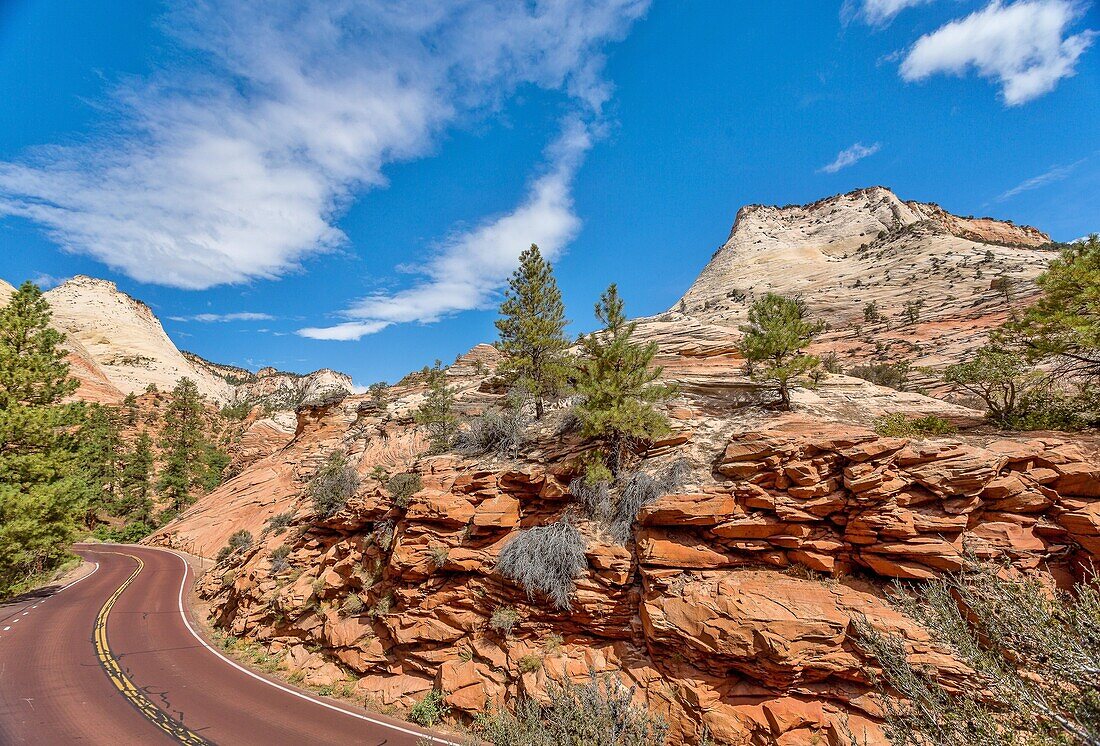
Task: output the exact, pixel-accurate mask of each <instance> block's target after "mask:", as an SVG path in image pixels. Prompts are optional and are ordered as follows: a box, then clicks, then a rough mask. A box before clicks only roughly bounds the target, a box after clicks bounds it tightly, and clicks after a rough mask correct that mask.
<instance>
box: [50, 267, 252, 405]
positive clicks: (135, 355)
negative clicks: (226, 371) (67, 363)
mask: <svg viewBox="0 0 1100 746" xmlns="http://www.w3.org/2000/svg"><path fill="white" fill-rule="evenodd" d="M46 300H47V301H49V303H50V309H51V310H52V311H53V323H54V324H55V325H56V326H57V327H58V328H60V329H61V330H63V331H64V332H65V333H66V335H68V337H69V338H70V339H71V340H73V341H74V342H78V343H80V345H81V346H82V347H83V348H84V350H86V351H87V353H88V355H89V356H90V359H91V360H93V361H94V362H95V363H96V364H97V365H98V366H99V367H100V368H101V369H102V370H103V371H104V373H105V374H106V376H107V378H108V379H109V380H110V381H111V382H112V383H113V384H114V385H115V387H116V388H118V389H119V390H120V391H122V392H123V393H124V394H131V393H140V392H142V391H145V389H146V388H147V387H148V386H149V385H155V386H156V387H157V388H159V389H162V390H171V389H172V388H173V387H174V386H175V385H176V383H177V382H178V381H179V380H180V379H181V378H190V379H191V380H193V381H194V382H195V383H196V385H197V386H198V388H199V392H200V393H201V394H202V395H203V396H205V397H207V398H208V399H210V400H211V401H215V402H226V401H228V399H229V396H230V393H231V388H230V386H229V384H228V383H227V382H226V381H224V380H222V379H220V378H218V377H217V376H214V375H212V374H210V373H209V372H208V371H205V370H201V369H199V368H197V367H196V366H194V365H192V364H191V362H190V361H188V360H187V358H185V357H184V356H183V354H182V353H180V351H179V350H178V349H176V346H175V344H173V343H172V340H171V339H169V338H168V335H167V334H166V333H165V332H164V328H163V327H162V326H161V324H160V320H159V319H157V317H156V315H155V314H154V313H153V311H152V309H151V308H149V306H147V305H145V304H144V303H142V302H141V301H139V300H135V299H134V298H131V297H130V296H129V295H126V294H125V293H123V292H120V291H119V289H118V288H117V287H116V286H115V284H114V283H113V282H108V281H106V280H97V279H94V278H91V277H84V276H82V275H81V276H77V277H74V278H72V279H71V280H68V281H67V282H65V283H63V284H61V285H59V286H57V287H56V288H54V289H52V290H50V291H49V292H47V293H46Z"/></svg>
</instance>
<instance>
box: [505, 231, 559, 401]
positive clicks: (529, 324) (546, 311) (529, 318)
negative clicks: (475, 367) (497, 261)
mask: <svg viewBox="0 0 1100 746" xmlns="http://www.w3.org/2000/svg"><path fill="white" fill-rule="evenodd" d="M500 314H501V316H502V317H503V318H500V319H498V320H497V322H496V327H497V330H498V331H499V332H500V345H499V346H500V350H501V352H503V353H504V354H505V355H506V356H507V357H506V358H505V360H504V362H503V363H502V365H501V367H500V370H501V373H503V374H504V376H505V377H506V378H507V379H508V380H509V381H510V382H513V383H518V384H519V385H521V386H522V387H523V388H525V389H527V390H528V391H530V393H531V395H532V397H533V398H534V401H535V419H542V415H543V409H544V402H545V399H547V398H550V397H553V396H556V395H557V394H559V393H561V391H562V390H563V389H564V387H565V382H566V378H567V375H568V371H569V366H568V364H567V362H566V359H565V350H566V349H567V348H568V347H569V340H568V339H566V336H565V325H566V324H568V323H569V322H568V321H566V319H565V306H564V305H563V304H562V301H561V291H560V290H558V283H557V281H556V280H555V279H554V269H553V267H552V266H551V265H550V263H549V262H547V261H546V260H545V259H543V258H542V253H541V252H540V251H539V247H538V246H536V245H535V244H531V248H529V249H527V250H526V251H524V252H523V253H522V254H520V257H519V267H518V268H517V269H516V271H515V272H513V273H512V279H511V280H510V281H509V287H508V291H507V293H506V294H505V296H504V302H503V303H501V304H500Z"/></svg>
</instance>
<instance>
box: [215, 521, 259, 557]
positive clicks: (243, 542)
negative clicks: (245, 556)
mask: <svg viewBox="0 0 1100 746" xmlns="http://www.w3.org/2000/svg"><path fill="white" fill-rule="evenodd" d="M250 546H252V534H251V532H249V531H245V530H244V529H243V528H242V529H241V530H240V531H236V532H234V533H233V535H232V536H230V537H229V543H227V544H226V545H225V546H224V547H222V548H221V549H220V550H218V557H217V560H218V562H221V561H223V560H225V559H228V558H229V557H230V556H232V555H234V554H236V553H237V552H238V551H242V552H243V551H247V550H248V548H249V547H250Z"/></svg>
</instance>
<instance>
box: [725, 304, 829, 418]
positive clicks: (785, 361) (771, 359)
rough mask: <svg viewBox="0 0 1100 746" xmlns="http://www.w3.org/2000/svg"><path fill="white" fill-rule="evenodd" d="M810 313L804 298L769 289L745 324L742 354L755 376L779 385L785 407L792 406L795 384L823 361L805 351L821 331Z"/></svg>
mask: <svg viewBox="0 0 1100 746" xmlns="http://www.w3.org/2000/svg"><path fill="white" fill-rule="evenodd" d="M807 316H808V314H807V311H806V304H805V303H803V302H802V301H801V300H800V299H798V298H784V297H783V296H781V295H777V294H775V293H768V294H767V295H765V296H764V297H762V298H759V299H757V300H756V301H755V302H753V304H752V306H751V307H750V308H749V323H748V324H745V325H743V326H742V327H741V331H742V332H743V333H744V336H743V337H742V338H741V344H740V351H741V354H742V355H744V357H745V360H747V361H748V363H749V365H750V366H752V367H751V370H752V371H753V373H752V376H753V378H755V379H757V380H762V381H768V382H771V383H773V384H774V385H775V387H776V389H777V391H778V392H779V407H780V408H781V409H790V408H791V384H792V383H793V382H794V381H796V380H797V379H798V377H799V376H802V375H804V374H806V373H808V372H809V371H810V370H812V369H813V368H816V367H817V365H818V363H819V362H820V361H819V360H818V359H817V358H816V357H814V356H812V355H806V354H803V353H802V349H803V348H805V347H806V346H807V345H809V344H810V342H811V341H813V338H814V337H815V336H816V335H817V334H818V333H820V331H821V325H820V324H818V323H815V322H812V321H809V320H808V318H807Z"/></svg>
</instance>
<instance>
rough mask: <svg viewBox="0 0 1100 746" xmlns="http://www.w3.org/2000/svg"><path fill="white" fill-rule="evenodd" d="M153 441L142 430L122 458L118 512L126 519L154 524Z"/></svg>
mask: <svg viewBox="0 0 1100 746" xmlns="http://www.w3.org/2000/svg"><path fill="white" fill-rule="evenodd" d="M152 476H153V439H152V438H151V437H149V433H148V432H147V431H145V430H142V431H141V432H140V433H138V436H137V438H136V439H135V440H134V444H133V446H132V447H131V448H130V449H129V450H128V451H127V452H126V455H125V457H124V459H123V465H122V473H121V475H120V476H119V491H120V492H121V494H122V496H121V499H120V504H119V507H120V510H119V512H120V513H121V514H122V515H123V516H125V517H126V518H127V519H129V520H131V521H135V522H140V523H146V524H149V523H151V522H152V512H153V499H152V489H153V488H152V482H151V480H152Z"/></svg>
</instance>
